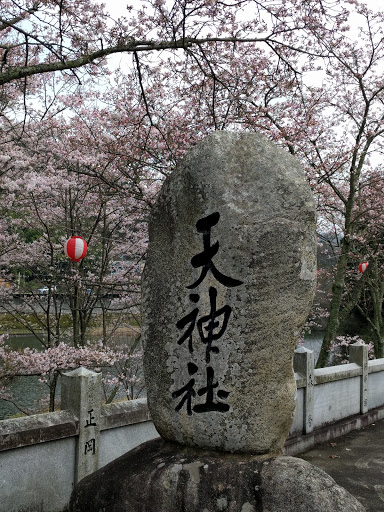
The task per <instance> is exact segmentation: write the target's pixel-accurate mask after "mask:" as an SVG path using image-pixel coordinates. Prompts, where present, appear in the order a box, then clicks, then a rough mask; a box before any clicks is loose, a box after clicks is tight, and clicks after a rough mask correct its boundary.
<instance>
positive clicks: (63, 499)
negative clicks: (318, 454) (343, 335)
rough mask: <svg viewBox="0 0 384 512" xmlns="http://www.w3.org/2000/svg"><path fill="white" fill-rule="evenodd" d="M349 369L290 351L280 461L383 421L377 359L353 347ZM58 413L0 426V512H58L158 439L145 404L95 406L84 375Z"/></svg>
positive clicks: (72, 377)
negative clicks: (293, 393)
mask: <svg viewBox="0 0 384 512" xmlns="http://www.w3.org/2000/svg"><path fill="white" fill-rule="evenodd" d="M350 361H351V363H349V364H344V365H340V366H333V367H329V368H322V369H315V368H314V357H313V352H312V351H310V350H307V349H305V348H299V349H297V350H296V351H295V355H294V370H295V378H296V384H297V406H296V413H295V418H294V421H293V424H292V428H291V432H290V436H289V438H288V440H287V442H286V445H285V452H286V453H287V454H289V455H296V454H299V453H301V452H303V451H305V450H307V449H309V448H311V447H312V446H314V445H315V444H317V443H320V442H324V441H329V440H332V439H334V438H336V437H338V436H340V435H343V434H346V433H348V432H350V431H351V430H356V429H360V428H362V427H364V426H366V425H368V424H370V423H374V422H375V421H378V420H380V419H382V418H384V359H378V360H373V361H368V347H367V346H366V345H363V344H361V343H355V344H354V345H352V346H351V347H350ZM250 406H251V404H250ZM62 408H63V410H62V411H59V412H55V413H48V414H38V415H35V416H29V417H24V418H15V419H10V420H3V421H0V482H1V486H0V512H25V511H28V512H63V511H64V510H65V507H66V505H67V504H68V501H69V497H70V494H71V491H72V488H73V485H74V484H75V483H76V482H77V481H78V480H80V479H81V478H83V477H84V476H86V475H87V474H89V473H91V472H92V471H94V470H96V469H97V468H98V467H102V466H104V465H105V464H108V463H109V462H110V461H112V460H113V459H115V458H117V457H119V456H120V455H122V454H123V453H125V452H127V451H129V450H131V449H132V448H134V447H135V446H137V445H139V444H141V443H143V442H145V441H147V440H149V439H153V438H154V437H157V435H158V434H157V432H156V430H155V428H154V426H153V423H152V422H151V420H150V416H149V412H148V409H147V404H146V399H139V400H133V401H130V402H118V403H113V404H109V405H101V383H100V375H99V374H96V373H94V372H91V371H89V370H86V369H85V368H79V369H77V370H74V371H73V372H68V373H66V374H65V375H64V376H63V382H62ZM278 413H279V411H278V410H277V411H276V414H278Z"/></svg>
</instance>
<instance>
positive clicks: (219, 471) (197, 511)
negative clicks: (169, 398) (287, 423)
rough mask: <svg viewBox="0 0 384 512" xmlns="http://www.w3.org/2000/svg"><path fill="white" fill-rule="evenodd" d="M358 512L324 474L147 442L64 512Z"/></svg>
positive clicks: (90, 481) (93, 481)
mask: <svg viewBox="0 0 384 512" xmlns="http://www.w3.org/2000/svg"><path fill="white" fill-rule="evenodd" d="M103 511H105V512H181V511H183V512H221V511H226V512H346V511H348V512H364V511H365V508H364V507H363V506H362V505H361V504H360V503H359V502H358V501H357V500H356V498H354V497H353V496H352V495H351V494H350V493H348V492H347V491H346V490H345V489H343V488H341V487H339V486H338V485H337V484H336V483H335V481H334V480H333V479H332V478H331V477H330V476H328V475H327V474H326V473H325V472H324V471H322V470H321V469H318V468H316V467H314V466H312V465H311V464H309V463H308V462H305V461H303V460H301V459H296V458H293V457H277V458H273V459H270V460H268V461H263V460H260V457H259V456H250V455H246V454H242V455H233V454H220V453H217V452H207V451H201V450H197V449H193V448H186V447H180V446H177V445H175V444H172V443H167V442H165V441H164V440H162V439H157V440H154V441H148V442H147V443H144V444H142V445H141V446H139V447H138V448H135V449H134V450H132V451H131V452H128V453H127V454H125V455H123V456H122V457H120V458H118V459H116V460H115V461H113V462H111V463H110V464H108V465H107V466H105V467H104V468H102V469H100V470H99V471H97V472H96V473H94V474H93V475H90V476H88V477H86V478H84V479H83V480H82V481H81V482H79V484H77V486H76V487H75V490H74V492H73V494H72V497H71V502H70V512H103Z"/></svg>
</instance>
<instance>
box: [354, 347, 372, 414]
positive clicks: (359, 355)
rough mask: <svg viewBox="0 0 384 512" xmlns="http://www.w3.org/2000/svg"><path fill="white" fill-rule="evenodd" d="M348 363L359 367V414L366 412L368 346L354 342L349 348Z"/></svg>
mask: <svg viewBox="0 0 384 512" xmlns="http://www.w3.org/2000/svg"><path fill="white" fill-rule="evenodd" d="M349 362H350V363H356V364H358V365H359V366H361V369H362V374H361V380H360V413H361V414H364V413H365V412H367V411H368V345H365V344H364V343H362V342H361V341H356V343H353V344H352V345H350V346H349Z"/></svg>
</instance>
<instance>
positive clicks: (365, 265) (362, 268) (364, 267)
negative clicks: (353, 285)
mask: <svg viewBox="0 0 384 512" xmlns="http://www.w3.org/2000/svg"><path fill="white" fill-rule="evenodd" d="M367 267H368V262H367V261H364V262H363V263H360V265H359V270H360V272H361V273H362V274H363V273H364V272H365V271H366V270H367Z"/></svg>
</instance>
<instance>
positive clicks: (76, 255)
mask: <svg viewBox="0 0 384 512" xmlns="http://www.w3.org/2000/svg"><path fill="white" fill-rule="evenodd" d="M87 250H88V246H87V242H86V241H85V240H83V239H82V238H81V236H71V238H70V239H69V240H67V241H66V242H65V245H64V252H65V254H66V255H67V256H68V258H70V259H71V260H72V261H80V260H81V259H83V258H84V256H85V255H86V254H87Z"/></svg>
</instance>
